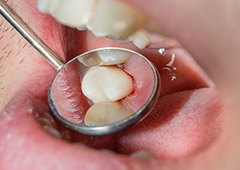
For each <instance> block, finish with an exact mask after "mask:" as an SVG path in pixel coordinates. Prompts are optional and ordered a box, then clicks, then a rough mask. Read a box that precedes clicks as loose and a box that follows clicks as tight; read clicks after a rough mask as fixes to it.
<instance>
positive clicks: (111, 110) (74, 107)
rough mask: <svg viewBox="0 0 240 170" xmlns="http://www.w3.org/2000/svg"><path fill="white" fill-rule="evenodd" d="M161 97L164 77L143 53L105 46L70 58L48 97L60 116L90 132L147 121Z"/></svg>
mask: <svg viewBox="0 0 240 170" xmlns="http://www.w3.org/2000/svg"><path fill="white" fill-rule="evenodd" d="M158 97H159V76H158V73H157V71H156V69H155V67H154V66H153V64H152V63H151V62H150V61H149V60H147V59H146V58H145V57H144V56H142V55H141V54H138V53H136V52H134V51H131V50H128V49H123V48H101V49H96V50H93V51H90V52H86V53H84V54H81V55H79V56H77V57H76V58H74V59H72V60H71V61H69V62H67V63H66V64H65V65H64V66H63V67H62V68H61V70H59V71H58V73H57V75H56V76H55V77H54V79H53V81H52V83H51V85H50V88H49V94H48V101H49V104H50V107H51V109H52V111H53V114H54V116H55V118H56V119H57V120H58V121H59V122H60V123H61V124H63V125H64V126H65V127H67V128H70V129H72V130H74V131H77V132H79V133H81V134H85V135H92V136H97V135H106V134H112V133H116V132H118V131H120V130H123V129H125V128H127V127H130V126H132V125H134V124H135V123H137V122H139V121H141V120H142V119H143V118H144V117H145V116H146V115H147V114H148V113H149V112H150V111H151V109H152V108H153V106H154V104H155V103H156V101H157V99H158Z"/></svg>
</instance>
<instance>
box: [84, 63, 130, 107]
mask: <svg viewBox="0 0 240 170" xmlns="http://www.w3.org/2000/svg"><path fill="white" fill-rule="evenodd" d="M132 90H133V81H132V78H131V77H130V76H129V75H128V74H127V73H125V72H124V71H123V70H121V69H119V68H117V67H95V68H92V69H90V70H89V71H88V72H87V73H86V74H85V76H84V77H83V80H82V91H83V93H84V95H85V96H87V97H88V98H89V99H91V100H92V101H93V102H94V103H97V102H105V101H117V100H120V99H122V98H124V97H126V96H128V95H129V94H130V93H131V92H132Z"/></svg>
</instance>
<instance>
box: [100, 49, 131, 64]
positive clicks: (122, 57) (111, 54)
mask: <svg viewBox="0 0 240 170" xmlns="http://www.w3.org/2000/svg"><path fill="white" fill-rule="evenodd" d="M98 56H99V57H100V58H101V60H102V63H101V65H117V64H122V63H124V62H126V61H128V59H129V57H130V53H129V52H126V51H120V50H102V51H98Z"/></svg>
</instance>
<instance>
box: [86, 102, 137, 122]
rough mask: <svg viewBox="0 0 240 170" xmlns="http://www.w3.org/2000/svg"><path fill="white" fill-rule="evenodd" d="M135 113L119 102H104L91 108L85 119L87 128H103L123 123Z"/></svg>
mask: <svg viewBox="0 0 240 170" xmlns="http://www.w3.org/2000/svg"><path fill="white" fill-rule="evenodd" d="M133 113H134V112H133V111H131V110H129V109H127V108H126V107H125V106H123V105H121V104H120V103H119V102H102V103H97V104H94V105H93V106H91V107H90V108H89V109H88V111H87V113H86V115H85V118H84V122H85V124H86V125H87V126H101V125H107V124H111V123H114V122H118V121H121V120H123V119H125V118H127V117H129V116H130V115H131V114H133Z"/></svg>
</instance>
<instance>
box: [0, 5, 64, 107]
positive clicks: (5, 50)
mask: <svg viewBox="0 0 240 170" xmlns="http://www.w3.org/2000/svg"><path fill="white" fill-rule="evenodd" d="M17 2H18V1H14V2H12V1H9V3H10V5H12V8H13V9H14V10H15V12H16V13H18V14H19V15H20V16H21V17H22V18H23V20H24V21H26V22H27V23H28V24H29V26H30V27H31V28H32V29H33V30H34V31H35V32H36V33H37V34H38V35H39V36H41V35H43V36H41V38H42V39H43V40H44V41H45V42H46V43H47V44H48V45H49V46H50V47H51V48H52V49H53V50H54V51H56V53H57V54H58V55H60V56H64V53H65V52H64V51H65V48H64V47H63V44H64V43H63V39H62V38H61V37H62V36H59V34H60V33H61V32H63V31H64V30H63V29H62V27H60V26H59V25H56V24H54V23H55V21H53V19H51V18H49V17H47V16H43V15H41V14H39V13H38V12H36V9H35V8H29V6H31V7H32V6H34V7H35V3H36V2H35V1H31V2H30V1H29V2H28V0H26V1H24V2H22V1H21V2H20V1H19V3H17ZM26 9H28V10H26ZM36 20H38V22H36ZM46 21H47V22H46ZM0 24H1V28H0V82H1V83H0V110H1V109H2V108H3V107H4V106H5V105H6V104H7V103H8V102H9V100H10V99H11V98H12V97H13V96H14V95H15V94H16V93H18V92H19V91H22V90H25V89H27V91H29V92H33V93H35V92H36V91H37V93H38V94H36V95H37V96H46V90H47V87H48V84H49V82H50V80H51V78H52V77H53V75H54V73H55V71H54V69H53V68H51V66H50V65H49V64H48V63H47V62H46V61H45V59H43V57H42V56H41V55H40V54H39V53H38V52H36V50H35V49H33V48H32V47H31V45H30V44H29V43H28V42H26V40H25V39H24V38H22V37H21V36H20V35H19V34H18V33H17V32H16V31H15V30H14V29H13V28H12V27H11V26H10V25H9V24H8V23H7V22H6V21H5V20H4V19H3V18H1V19H0ZM50 25H54V26H51V27H50ZM45 28H49V29H47V31H46V29H45ZM43 30H45V33H44V34H43ZM46 75H47V76H46ZM43 76H44V79H43ZM42 94H45V95H42Z"/></svg>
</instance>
